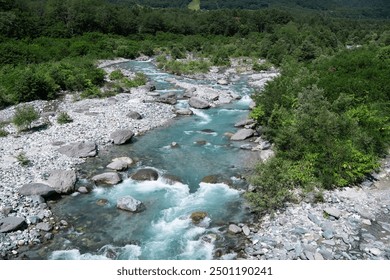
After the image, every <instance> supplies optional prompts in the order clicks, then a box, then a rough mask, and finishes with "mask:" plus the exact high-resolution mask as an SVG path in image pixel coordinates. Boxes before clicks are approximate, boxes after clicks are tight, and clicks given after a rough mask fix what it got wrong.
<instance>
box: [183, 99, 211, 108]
mask: <svg viewBox="0 0 390 280" xmlns="http://www.w3.org/2000/svg"><path fill="white" fill-rule="evenodd" d="M188 104H189V105H190V106H191V107H193V108H195V109H208V108H210V104H209V103H208V102H207V101H206V100H204V99H202V98H199V97H191V98H190V100H188Z"/></svg>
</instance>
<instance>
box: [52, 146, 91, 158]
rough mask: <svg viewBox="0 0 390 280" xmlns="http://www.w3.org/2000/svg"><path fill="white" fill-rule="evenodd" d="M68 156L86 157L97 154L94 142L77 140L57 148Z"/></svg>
mask: <svg viewBox="0 0 390 280" xmlns="http://www.w3.org/2000/svg"><path fill="white" fill-rule="evenodd" d="M57 151H58V152H60V153H61V154H64V155H66V156H68V157H75V158H86V157H94V156H96V154H97V148H96V144H95V143H94V142H78V143H72V144H69V145H66V146H63V147H61V148H59V149H58V150H57Z"/></svg>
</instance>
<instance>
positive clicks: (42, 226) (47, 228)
mask: <svg viewBox="0 0 390 280" xmlns="http://www.w3.org/2000/svg"><path fill="white" fill-rule="evenodd" d="M36 228H37V229H39V230H42V231H51V230H52V229H53V226H52V225H51V224H49V223H38V224H37V225H36Z"/></svg>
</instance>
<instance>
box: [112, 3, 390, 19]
mask: <svg viewBox="0 0 390 280" xmlns="http://www.w3.org/2000/svg"><path fill="white" fill-rule="evenodd" d="M109 1H110V2H112V3H120V4H125V5H134V4H136V5H145V6H150V7H157V8H186V7H188V4H189V3H191V2H197V0H194V1H192V0H109ZM199 2H200V6H199V7H200V9H205V10H216V9H252V10H256V9H264V8H277V9H285V10H290V11H291V10H294V11H296V12H304V11H305V12H313V11H321V12H322V13H324V14H327V15H330V16H333V17H352V18H389V16H390V2H389V1H386V0H371V1H368V0H295V1H291V0H199Z"/></svg>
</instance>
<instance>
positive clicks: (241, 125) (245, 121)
mask: <svg viewBox="0 0 390 280" xmlns="http://www.w3.org/2000/svg"><path fill="white" fill-rule="evenodd" d="M254 123H255V121H254V120H252V119H245V120H242V121H239V122H237V123H236V124H235V125H234V127H244V126H246V125H251V124H254Z"/></svg>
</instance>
